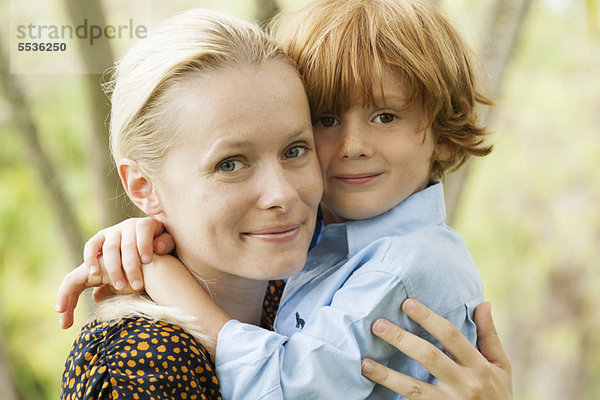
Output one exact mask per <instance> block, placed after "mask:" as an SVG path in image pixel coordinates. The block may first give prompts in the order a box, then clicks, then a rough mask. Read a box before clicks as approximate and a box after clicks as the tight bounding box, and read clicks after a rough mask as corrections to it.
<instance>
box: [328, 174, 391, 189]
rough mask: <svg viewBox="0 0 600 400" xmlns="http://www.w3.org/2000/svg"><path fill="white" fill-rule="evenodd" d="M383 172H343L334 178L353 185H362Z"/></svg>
mask: <svg viewBox="0 0 600 400" xmlns="http://www.w3.org/2000/svg"><path fill="white" fill-rule="evenodd" d="M380 175H381V172H369V173H365V174H342V175H335V176H334V178H335V179H336V180H338V181H339V182H342V183H344V184H346V185H351V186H360V185H364V184H367V183H369V182H371V181H373V180H375V179H377V177H379V176H380Z"/></svg>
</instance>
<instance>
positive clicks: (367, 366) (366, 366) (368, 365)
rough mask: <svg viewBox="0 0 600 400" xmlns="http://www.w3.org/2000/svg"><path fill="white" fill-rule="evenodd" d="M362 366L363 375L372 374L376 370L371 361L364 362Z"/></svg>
mask: <svg viewBox="0 0 600 400" xmlns="http://www.w3.org/2000/svg"><path fill="white" fill-rule="evenodd" d="M361 366H362V373H363V374H370V373H371V372H373V370H374V369H375V366H374V365H373V363H372V362H371V361H369V360H363V362H362V365H361Z"/></svg>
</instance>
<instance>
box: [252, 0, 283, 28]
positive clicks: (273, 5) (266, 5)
mask: <svg viewBox="0 0 600 400" xmlns="http://www.w3.org/2000/svg"><path fill="white" fill-rule="evenodd" d="M254 4H255V5H256V7H255V10H256V11H255V12H254V18H255V19H256V22H257V23H258V24H259V25H260V26H263V27H264V26H265V24H266V23H268V22H269V20H271V18H273V17H274V16H275V15H277V13H278V12H279V6H278V5H277V2H276V1H275V0H254Z"/></svg>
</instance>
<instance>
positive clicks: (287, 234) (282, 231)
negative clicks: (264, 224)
mask: <svg viewBox="0 0 600 400" xmlns="http://www.w3.org/2000/svg"><path fill="white" fill-rule="evenodd" d="M301 227H302V223H296V224H287V225H282V226H274V227H269V228H264V229H259V230H256V231H252V232H244V233H243V235H244V236H247V237H249V238H253V239H259V240H264V241H266V242H273V243H285V242H290V241H292V240H294V239H295V238H296V237H297V236H298V235H299V234H300V228H301Z"/></svg>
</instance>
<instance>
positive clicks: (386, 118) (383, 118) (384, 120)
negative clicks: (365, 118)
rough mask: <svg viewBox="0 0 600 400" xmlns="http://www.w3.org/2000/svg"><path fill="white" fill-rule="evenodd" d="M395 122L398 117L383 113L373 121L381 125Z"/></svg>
mask: <svg viewBox="0 0 600 400" xmlns="http://www.w3.org/2000/svg"><path fill="white" fill-rule="evenodd" d="M395 120H396V116H395V115H394V114H390V113H383V114H379V115H378V116H376V117H375V119H374V120H373V121H374V122H377V123H379V124H389V123H390V122H394V121H395Z"/></svg>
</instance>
